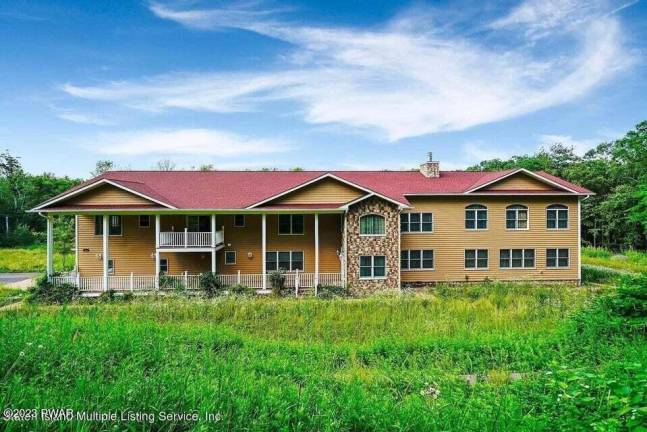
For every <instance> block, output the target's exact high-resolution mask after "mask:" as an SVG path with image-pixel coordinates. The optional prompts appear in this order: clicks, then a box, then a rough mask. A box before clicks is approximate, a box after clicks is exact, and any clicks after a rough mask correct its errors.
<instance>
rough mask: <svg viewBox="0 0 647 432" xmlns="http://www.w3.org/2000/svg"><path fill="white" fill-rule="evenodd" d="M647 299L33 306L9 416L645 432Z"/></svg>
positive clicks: (544, 293) (17, 338)
mask: <svg viewBox="0 0 647 432" xmlns="http://www.w3.org/2000/svg"><path fill="white" fill-rule="evenodd" d="M642 283H644V281H643V282H642ZM644 289H645V287H644V286H643V287H642V288H641V285H640V284H636V285H628V287H627V288H626V289H625V292H628V293H629V294H628V295H630V297H631V298H630V301H629V300H627V298H623V297H622V296H618V295H614V297H612V300H598V299H599V298H605V299H606V297H600V296H605V295H606V294H607V291H605V290H603V289H588V288H587V289H582V288H577V287H572V286H564V285H543V284H541V285H533V284H517V285H512V284H501V283H492V284H483V285H469V286H462V287H451V286H440V287H435V288H432V289H429V290H426V291H425V292H419V293H415V294H408V295H390V296H384V297H372V298H364V299H333V300H328V301H322V300H319V299H314V298H309V299H293V298H283V299H277V298H273V297H264V298H247V299H246V298H232V297H219V298H216V299H214V300H190V299H183V298H181V297H179V298H173V299H166V300H164V299H151V298H147V299H139V300H135V301H132V302H115V303H105V304H101V303H99V304H97V303H91V304H72V305H68V306H66V307H55V306H54V307H53V306H49V307H30V306H26V307H25V308H23V309H22V310H18V311H11V312H4V313H2V314H0V334H3V335H12V336H11V337H5V338H0V370H3V371H4V372H3V373H2V374H0V404H2V406H5V407H8V406H11V407H16V408H18V407H22V408H30V407H58V406H64V407H69V408H74V409H78V410H87V411H101V412H106V411H111V410H116V411H119V410H123V409H130V410H132V411H141V412H158V411H160V410H164V411H166V412H187V411H193V410H195V411H197V412H198V413H200V414H201V415H204V413H206V412H210V413H219V414H220V416H221V419H222V420H221V421H220V422H218V423H212V424H208V423H205V422H204V421H200V422H198V423H197V424H194V423H191V422H182V421H176V422H174V423H171V424H164V425H161V424H157V425H155V426H154V427H152V428H153V429H160V428H161V429H164V430H188V429H197V430H207V429H210V430H250V431H257V430H258V431H261V430H263V431H270V430H300V431H309V430H321V431H351V430H353V431H354V430H375V431H381V430H384V431H386V430H412V431H413V430H479V431H481V430H484V431H487V430H546V431H549V430H591V429H597V430H639V429H637V427H638V426H639V425H640V423H636V422H640V421H643V420H644V418H645V417H644V414H645V404H644V401H645V400H647V395H645V386H646V385H647V377H646V376H645V375H646V374H645V372H644V371H645V369H646V368H645V367H644V366H645V365H647V344H645V333H644V328H643V330H640V327H639V326H636V325H633V326H632V325H626V322H628V321H627V320H629V319H631V320H635V321H632V322H636V323H637V322H638V321H637V320H639V319H640V318H639V317H634V316H629V315H628V316H624V315H623V314H624V312H623V311H625V310H626V307H625V306H626V305H633V304H636V302H640V301H644V297H641V295H640V292H643V293H644ZM641 290H642V291H641ZM634 294H636V295H634ZM641 299H642V300H641ZM619 306H620V307H619ZM634 310H635V308H634ZM641 310H644V309H641ZM511 372H515V373H518V374H520V375H514V376H517V377H518V376H521V377H522V379H521V380H514V379H513V378H512V376H511V374H510V373H511ZM465 375H470V376H469V377H465ZM468 380H469V381H475V384H474V385H469V384H468V383H466V381H468ZM68 426H69V427H66V428H65V429H67V430H73V429H76V430H81V429H87V427H88V425H87V424H83V423H78V424H74V423H73V424H70V425H68ZM105 426H106V428H108V425H105ZM52 427H55V428H56V427H57V426H55V425H51V424H49V425H47V424H40V425H38V427H35V428H36V429H38V428H42V429H48V428H52ZM124 427H125V425H123V424H122V425H121V426H119V425H117V426H115V428H117V429H123V428H124ZM133 427H134V426H133Z"/></svg>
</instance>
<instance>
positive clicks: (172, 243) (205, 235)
mask: <svg viewBox="0 0 647 432" xmlns="http://www.w3.org/2000/svg"><path fill="white" fill-rule="evenodd" d="M224 241H225V235H224V232H223V231H216V242H215V244H216V246H217V245H220V244H222V243H223V242H224ZM159 247H161V248H195V247H202V248H204V247H211V231H199V232H192V231H188V230H184V231H164V232H160V238H159Z"/></svg>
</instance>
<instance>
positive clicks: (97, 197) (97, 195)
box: [65, 185, 152, 205]
mask: <svg viewBox="0 0 647 432" xmlns="http://www.w3.org/2000/svg"><path fill="white" fill-rule="evenodd" d="M100 204H110V205H120V204H127V205H133V204H146V205H150V204H152V201H149V200H147V199H145V198H142V197H140V196H137V195H135V194H132V193H130V192H127V191H125V190H122V189H119V188H117V187H114V186H110V185H104V186H99V187H97V188H94V189H92V190H89V191H87V192H84V193H82V194H80V195H77V196H75V197H72V198H70V199H69V200H66V201H65V205H100Z"/></svg>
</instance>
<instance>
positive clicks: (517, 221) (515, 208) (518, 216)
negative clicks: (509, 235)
mask: <svg viewBox="0 0 647 432" xmlns="http://www.w3.org/2000/svg"><path fill="white" fill-rule="evenodd" d="M505 227H506V229H512V230H516V229H518V230H525V229H528V207H526V206H525V205H521V204H514V205H509V206H507V207H506V208H505Z"/></svg>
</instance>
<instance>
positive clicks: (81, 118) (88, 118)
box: [56, 111, 112, 126]
mask: <svg viewBox="0 0 647 432" xmlns="http://www.w3.org/2000/svg"><path fill="white" fill-rule="evenodd" d="M56 117H58V118H60V119H62V120H66V121H69V122H72V123H79V124H88V125H97V126H108V125H111V124H112V122H110V121H108V120H105V119H103V118H100V117H97V116H94V115H92V114H83V113H78V112H73V111H61V112H58V113H56Z"/></svg>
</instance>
